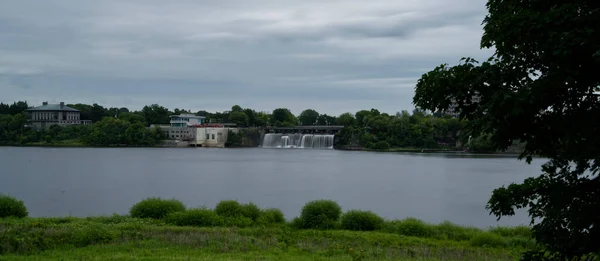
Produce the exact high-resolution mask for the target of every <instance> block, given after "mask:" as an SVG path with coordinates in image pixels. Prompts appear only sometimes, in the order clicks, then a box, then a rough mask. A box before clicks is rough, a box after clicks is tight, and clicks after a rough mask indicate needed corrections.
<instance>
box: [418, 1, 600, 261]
mask: <svg viewBox="0 0 600 261" xmlns="http://www.w3.org/2000/svg"><path fill="white" fill-rule="evenodd" d="M487 8H488V11H489V12H488V15H487V16H486V18H485V20H484V21H483V25H484V34H483V37H482V39H481V45H482V47H484V48H493V49H494V50H495V53H494V56H492V57H491V58H489V59H488V60H486V61H485V62H483V63H481V64H480V63H479V62H477V61H475V60H473V59H471V58H465V59H462V60H461V62H460V64H458V65H456V66H448V65H446V64H443V65H440V66H438V67H436V68H435V69H434V70H432V71H430V72H428V73H426V74H424V75H423V76H422V77H421V79H420V80H419V81H418V83H417V86H416V90H415V97H414V99H413V101H414V103H415V105H417V106H418V107H421V108H423V109H428V110H432V111H440V110H445V109H447V108H448V107H449V105H450V104H451V103H452V102H453V101H454V102H455V103H456V105H457V109H458V111H459V112H460V114H461V117H462V118H464V119H466V120H468V125H467V126H466V127H465V133H468V134H469V135H470V136H472V137H478V136H480V135H484V134H488V135H489V141H490V144H491V146H492V148H494V149H495V150H504V149H506V148H508V147H509V146H511V145H512V144H513V143H514V142H515V141H519V142H523V143H524V144H525V146H524V149H523V151H522V153H521V155H520V158H521V159H527V161H528V162H531V160H532V157H533V156H539V157H542V158H548V159H550V161H549V162H548V163H547V164H545V165H544V166H543V167H542V174H541V175H540V176H539V177H534V178H528V179H526V180H525V181H523V182H522V183H520V184H511V185H509V186H507V187H501V188H498V189H496V190H494V192H493V193H492V197H491V198H490V200H489V202H488V206H487V208H488V209H489V210H490V212H491V213H492V214H494V215H496V216H497V217H499V218H501V217H503V216H511V215H514V213H515V209H522V208H527V211H528V212H529V215H530V217H531V220H532V222H534V223H535V225H534V227H533V234H534V236H535V239H536V241H537V242H539V243H541V244H543V245H544V246H545V247H546V250H547V251H548V252H549V253H552V255H556V256H557V258H558V259H561V260H571V259H574V258H578V257H582V256H585V255H587V254H589V253H599V252H600V244H598V243H596V242H599V241H600V229H599V228H598V226H597V224H600V215H599V214H598V209H600V201H599V200H598V196H597V195H598V194H599V193H600V192H599V191H600V178H599V177H598V172H599V171H600V161H599V160H598V155H599V154H600V153H599V149H598V148H600V136H598V131H599V130H600V128H599V127H598V124H597V123H596V121H594V120H590V119H596V118H597V117H598V115H600V99H599V98H598V91H599V82H600V74H598V73H597V72H598V71H600V53H599V52H598V50H600V37H598V35H599V34H600V5H599V3H598V1H595V0H582V1H558V0H551V1H533V0H526V1H521V0H489V1H488V4H487ZM583 10H585V11H583ZM573 28H577V29H573ZM475 95H476V96H478V98H477V99H474V97H473V96H475ZM532 256H534V255H532Z"/></svg>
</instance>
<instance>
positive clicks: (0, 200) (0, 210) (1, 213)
mask: <svg viewBox="0 0 600 261" xmlns="http://www.w3.org/2000/svg"><path fill="white" fill-rule="evenodd" d="M28 214H29V213H28V212H27V207H25V203H23V201H22V200H18V199H16V198H14V197H11V196H9V195H4V194H0V218H5V217H16V218H24V217H27V215H28Z"/></svg>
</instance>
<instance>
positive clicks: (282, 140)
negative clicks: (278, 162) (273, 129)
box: [261, 133, 334, 149]
mask: <svg viewBox="0 0 600 261" xmlns="http://www.w3.org/2000/svg"><path fill="white" fill-rule="evenodd" d="M333 137H334V135H329V134H281V133H268V134H265V135H264V136H263V138H262V142H261V147H263V148H301V149H305V148H306V149H333Z"/></svg>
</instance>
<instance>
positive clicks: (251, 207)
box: [241, 202, 261, 221]
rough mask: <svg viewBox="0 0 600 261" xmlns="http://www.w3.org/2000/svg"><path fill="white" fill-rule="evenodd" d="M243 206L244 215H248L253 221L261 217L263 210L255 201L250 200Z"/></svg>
mask: <svg viewBox="0 0 600 261" xmlns="http://www.w3.org/2000/svg"><path fill="white" fill-rule="evenodd" d="M241 207H242V208H241V210H242V211H241V212H242V216H244V217H247V218H249V219H251V220H252V221H256V220H258V218H259V217H260V212H261V210H260V208H259V207H258V206H257V205H255V204H254V203H252V202H250V203H248V204H243V205H241Z"/></svg>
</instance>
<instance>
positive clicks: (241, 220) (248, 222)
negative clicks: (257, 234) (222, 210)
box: [223, 216, 253, 228]
mask: <svg viewBox="0 0 600 261" xmlns="http://www.w3.org/2000/svg"><path fill="white" fill-rule="evenodd" d="M223 222H224V224H225V226H227V227H239V228H245V227H250V226H252V223H253V222H252V219H250V218H248V217H244V216H237V217H225V218H224V219H223Z"/></svg>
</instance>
